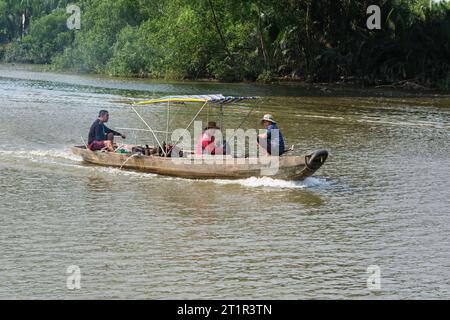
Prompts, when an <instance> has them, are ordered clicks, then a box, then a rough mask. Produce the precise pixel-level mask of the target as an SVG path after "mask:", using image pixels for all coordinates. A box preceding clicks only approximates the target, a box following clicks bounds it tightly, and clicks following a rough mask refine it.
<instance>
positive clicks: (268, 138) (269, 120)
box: [258, 114, 285, 156]
mask: <svg viewBox="0 0 450 320" xmlns="http://www.w3.org/2000/svg"><path fill="white" fill-rule="evenodd" d="M261 123H262V124H263V126H264V128H265V129H266V132H265V133H263V134H260V135H259V136H258V145H259V146H260V151H262V152H263V153H267V154H269V155H272V156H281V155H282V154H283V153H284V152H285V146H284V137H283V135H282V134H281V131H280V129H278V127H277V122H276V121H275V119H274V117H273V116H272V115H271V114H266V115H264V117H263V118H262V119H261Z"/></svg>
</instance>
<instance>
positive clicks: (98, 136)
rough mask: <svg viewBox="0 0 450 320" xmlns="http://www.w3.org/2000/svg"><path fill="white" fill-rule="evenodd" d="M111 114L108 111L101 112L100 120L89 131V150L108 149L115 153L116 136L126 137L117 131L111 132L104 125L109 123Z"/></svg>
mask: <svg viewBox="0 0 450 320" xmlns="http://www.w3.org/2000/svg"><path fill="white" fill-rule="evenodd" d="M108 120H109V113H108V111H106V110H101V111H100V113H99V115H98V119H97V120H95V121H94V123H93V124H92V126H91V129H90V130H89V138H88V148H89V149H90V150H92V151H96V150H102V149H103V148H106V149H107V150H108V151H111V152H114V148H113V142H114V136H121V137H122V138H123V139H125V136H124V135H123V134H121V133H119V132H117V131H114V130H111V129H110V128H108V127H107V126H105V125H104V123H106V122H108Z"/></svg>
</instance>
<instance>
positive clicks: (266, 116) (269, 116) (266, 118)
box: [261, 114, 277, 124]
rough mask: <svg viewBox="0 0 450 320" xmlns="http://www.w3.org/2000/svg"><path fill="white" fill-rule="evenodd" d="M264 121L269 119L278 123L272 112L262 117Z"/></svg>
mask: <svg viewBox="0 0 450 320" xmlns="http://www.w3.org/2000/svg"><path fill="white" fill-rule="evenodd" d="M263 121H269V122H272V123H273V124H276V123H277V122H276V121H275V119H274V118H273V116H272V115H271V114H266V115H264V117H263V118H262V119H261V122H263Z"/></svg>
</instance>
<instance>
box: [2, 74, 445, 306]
mask: <svg viewBox="0 0 450 320" xmlns="http://www.w3.org/2000/svg"><path fill="white" fill-rule="evenodd" d="M216 93H222V94H224V95H238V96H244V95H254V96H259V97H261V99H260V103H259V106H258V108H257V109H256V110H255V111H254V113H252V114H251V115H250V117H249V119H248V121H246V122H245V124H244V127H245V128H258V129H259V128H260V127H259V122H258V120H259V119H260V118H261V117H262V115H263V114H265V113H268V112H271V113H273V115H274V117H275V118H276V119H277V120H278V123H279V127H280V129H281V131H282V132H283V134H284V136H285V139H286V141H287V145H289V146H290V145H295V150H294V154H298V155H300V154H303V153H304V152H306V151H308V150H314V149H321V148H324V149H327V150H329V152H330V157H329V159H328V161H327V163H326V164H325V165H324V166H323V167H322V168H321V169H320V170H319V171H318V172H316V174H315V175H314V176H313V177H311V178H308V179H306V180H305V181H294V182H287V181H281V180H274V179H271V178H250V179H245V180H238V181H226V180H207V181H196V180H186V179H179V178H170V177H163V176H158V175H153V174H144V173H138V172H133V171H123V170H119V169H114V168H107V167H97V166H93V165H88V164H85V163H83V162H82V161H81V159H79V158H78V157H76V156H74V155H72V154H71V152H70V149H69V148H70V146H72V145H76V144H78V145H80V144H82V140H81V136H83V137H84V139H86V138H87V132H88V129H89V127H90V125H91V123H92V122H93V121H94V120H95V118H96V116H97V113H98V111H99V110H100V109H107V110H109V111H110V122H109V123H108V125H109V126H110V127H111V128H121V127H124V128H128V127H133V128H144V127H143V126H142V124H141V123H140V121H139V119H137V117H136V115H135V114H134V113H133V112H132V111H130V109H129V108H128V107H127V105H126V104H125V103H123V102H122V103H120V101H124V100H127V99H129V98H151V97H158V96H164V95H173V94H176V95H180V94H216ZM196 110H198V109H195V108H194V109H192V108H186V107H181V106H178V107H174V109H173V110H172V117H171V122H170V127H171V129H175V128H179V127H184V126H186V125H187V124H188V123H189V121H190V120H191V117H192V116H193V115H194V114H195V112H196ZM215 112H216V111H215V110H211V114H210V115H209V117H210V119H212V118H213V117H215V116H216V113H215ZM246 113H247V109H245V107H238V106H237V107H230V108H227V109H226V111H225V122H224V126H226V127H231V128H233V127H236V126H238V125H239V123H240V122H241V120H242V118H243V117H245V115H246ZM142 114H143V115H144V116H145V117H146V119H148V121H149V123H151V125H153V126H154V127H155V128H156V129H158V130H164V129H165V126H166V109H163V108H159V107H153V108H143V109H142ZM203 119H205V118H203ZM124 133H126V134H127V136H128V137H127V140H126V141H128V142H135V141H138V142H147V141H148V140H146V139H149V137H148V135H146V134H145V133H139V134H137V135H136V136H135V135H134V134H133V133H132V132H125V131H124ZM449 134H450V96H445V95H435V94H426V95H419V94H413V93H405V92H403V93H402V92H397V91H388V90H384V91H381V90H375V89H370V90H369V89H367V90H361V89H360V90H356V89H339V88H330V89H323V88H322V89H321V88H315V87H311V88H307V87H305V86H301V85H298V84H283V85H256V84H219V83H203V82H178V83H173V82H171V83H165V82H164V81H159V82H155V81H144V80H125V79H109V78H99V77H94V76H79V75H69V74H54V73H44V72H38V71H32V70H29V69H28V68H23V67H20V66H19V67H18V66H15V67H13V66H5V65H0V194H1V200H2V201H1V203H0V221H1V222H0V250H1V253H0V298H3V299H17V298H25V299H53V298H56V299H95V298H100V299H171V298H172V299H196V298H197V299H209V298H213V299H322V298H324V299H391V298H399V299H408V298H411V299H419V298H424V299H430V298H437V299H444V298H445V299H449V298H450V249H449V248H450V203H449V198H450V157H449V155H450V144H449ZM69 266H77V267H78V268H79V271H80V276H81V279H80V286H81V287H80V289H75V290H69V288H68V287H67V279H68V276H70V274H69V273H67V268H68V267H69ZM369 266H372V268H373V266H376V267H375V268H376V269H377V270H378V271H379V275H380V277H379V278H378V279H379V280H380V287H379V289H377V290H372V289H373V288H372V287H370V286H369V285H368V278H369V277H370V276H371V274H370V273H368V268H369Z"/></svg>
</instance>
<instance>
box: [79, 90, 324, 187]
mask: <svg viewBox="0 0 450 320" xmlns="http://www.w3.org/2000/svg"><path fill="white" fill-rule="evenodd" d="M254 99H256V98H255V97H224V96H223V95H200V96H170V97H163V98H159V99H151V100H146V101H140V102H136V103H134V104H133V105H131V106H130V107H131V109H132V110H133V111H134V112H135V113H136V114H137V115H138V117H139V118H140V119H141V120H142V122H143V123H144V125H145V126H146V127H147V128H148V130H147V129H135V130H140V131H142V130H143V131H148V132H150V133H151V134H152V135H153V138H154V139H155V140H156V142H157V143H158V145H157V146H155V147H154V148H148V147H147V150H149V149H151V150H153V151H155V150H158V151H157V152H151V153H150V152H149V153H146V152H142V151H138V150H142V146H127V147H128V150H134V151H132V152H127V153H125V154H123V153H118V152H104V151H91V150H89V149H88V148H87V146H75V147H73V148H72V152H73V153H74V154H76V155H79V156H80V157H81V158H82V159H83V160H84V161H85V162H88V163H91V164H95V165H101V166H111V167H119V168H121V169H122V168H124V169H130V170H137V171H142V172H149V173H156V174H161V175H168V176H176V177H182V178H192V179H244V178H249V177H264V176H267V177H271V178H275V179H283V180H302V179H304V178H306V177H309V176H311V175H312V174H314V173H315V172H316V171H317V170H318V169H319V168H320V167H321V166H322V165H323V164H324V163H325V161H326V160H327V158H328V152H327V151H326V150H316V151H313V152H309V153H307V154H305V155H302V156H290V155H288V154H284V155H282V156H280V157H278V156H276V157H275V156H253V157H252V156H250V157H233V156H232V155H216V156H211V155H195V154H194V152H192V151H190V150H182V149H180V148H178V150H179V152H176V156H171V155H170V154H169V152H168V151H167V149H166V145H165V143H161V142H160V140H159V139H158V136H157V135H156V133H157V131H155V130H153V129H152V127H151V126H150V125H149V124H148V123H147V121H145V119H144V118H143V117H142V116H141V115H140V114H139V113H138V112H137V110H136V107H138V106H143V105H155V104H165V103H167V105H168V106H169V109H168V111H170V103H182V104H186V103H202V107H201V108H200V110H199V111H198V112H197V114H196V116H195V117H194V118H193V119H192V121H191V122H190V123H189V125H188V126H187V128H186V129H185V131H186V132H187V130H188V129H189V128H190V126H191V125H192V123H193V122H194V120H195V119H196V118H197V117H198V115H199V114H200V113H201V111H202V110H203V109H204V108H205V106H206V105H208V104H211V105H215V106H217V107H219V108H220V113H221V115H223V106H224V105H227V104H232V103H237V102H240V101H243V100H254ZM251 111H252V109H251V110H250V111H249V113H248V115H250V113H251ZM169 113H170V112H168V114H169ZM248 115H247V117H248ZM247 117H246V118H247ZM246 118H245V119H246ZM245 119H244V121H245ZM221 122H222V121H221ZM242 124H243V123H241V125H242ZM241 125H240V126H241ZM240 126H239V127H240ZM129 130H131V129H129ZM163 133H166V138H167V137H168V133H169V118H168V120H167V130H166V131H165V132H163ZM172 143H173V144H172V145H171V146H172V149H171V150H175V149H174V148H177V146H178V144H179V141H172ZM172 154H173V152H172Z"/></svg>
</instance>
